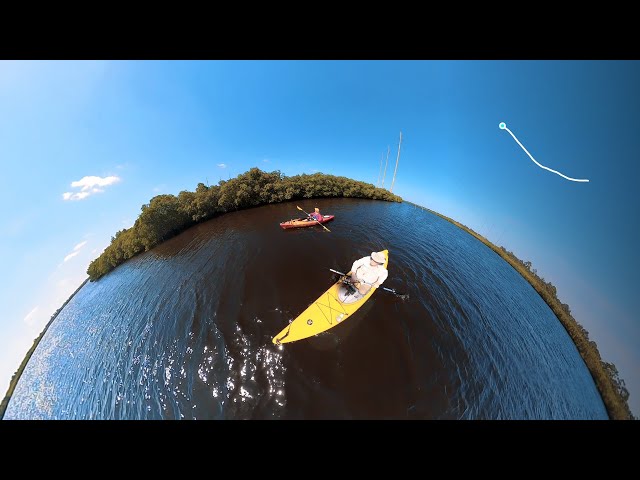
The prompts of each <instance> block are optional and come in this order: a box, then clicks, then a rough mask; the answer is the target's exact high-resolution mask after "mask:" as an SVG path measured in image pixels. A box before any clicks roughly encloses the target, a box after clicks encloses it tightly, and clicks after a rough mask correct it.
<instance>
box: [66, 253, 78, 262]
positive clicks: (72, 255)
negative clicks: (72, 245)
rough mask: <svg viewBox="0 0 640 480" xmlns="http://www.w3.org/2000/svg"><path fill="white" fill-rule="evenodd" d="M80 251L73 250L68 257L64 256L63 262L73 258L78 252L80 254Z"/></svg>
mask: <svg viewBox="0 0 640 480" xmlns="http://www.w3.org/2000/svg"><path fill="white" fill-rule="evenodd" d="M79 253H80V252H72V253H70V254H69V255H67V256H66V257H64V260H63V262H66V261H67V260H71V259H72V258H73V257H75V256H76V255H77V254H79Z"/></svg>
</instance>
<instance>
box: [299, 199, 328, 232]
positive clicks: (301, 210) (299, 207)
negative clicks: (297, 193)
mask: <svg viewBox="0 0 640 480" xmlns="http://www.w3.org/2000/svg"><path fill="white" fill-rule="evenodd" d="M296 208H297V209H298V210H300V211H302V212H304V210H302V209H301V208H300V207H299V206H297V205H296ZM304 213H307V212H304ZM307 216H308V217H310V218H313V217H311V215H310V214H308V213H307ZM313 220H314V221H316V222H317V223H318V225H320V226H321V227H322V228H324V229H325V230H326V231H327V232H329V233H331V230H329V229H328V228H327V227H325V226H324V225H323V224H321V223H320V222H318V220H316V219H315V218H313Z"/></svg>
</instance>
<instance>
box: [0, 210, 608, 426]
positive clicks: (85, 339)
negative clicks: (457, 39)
mask: <svg viewBox="0 0 640 480" xmlns="http://www.w3.org/2000/svg"><path fill="white" fill-rule="evenodd" d="M296 205H300V206H301V207H302V208H304V209H305V210H306V209H307V208H313V207H314V206H316V205H318V206H319V207H320V208H321V211H323V212H326V213H327V214H335V215H336V219H335V220H334V221H333V222H332V227H331V233H328V232H326V231H324V230H323V229H322V228H321V227H317V228H316V227H312V228H305V229H298V230H287V231H285V230H282V229H281V228H280V227H279V225H278V224H279V222H281V221H283V220H286V219H288V218H291V216H292V215H295V210H296V209H295V206H296ZM385 248H386V249H388V250H389V278H388V279H387V281H386V282H385V286H388V287H391V288H395V289H396V290H398V291H400V292H407V293H409V294H410V298H409V300H407V301H402V300H400V299H399V298H398V297H396V296H394V295H392V294H389V293H387V292H384V291H378V292H376V293H375V294H374V295H373V296H372V298H371V299H370V300H369V301H368V302H367V303H366V304H365V305H364V306H363V307H362V308H361V309H360V310H359V311H358V312H357V313H356V314H354V316H353V317H351V318H350V319H349V320H348V321H345V322H343V323H342V324H341V325H339V326H337V327H335V328H333V329H331V330H329V331H328V332H326V333H324V334H322V335H319V336H317V337H314V338H311V339H307V340H302V341H299V342H294V343H291V344H287V345H284V346H276V345H273V344H272V343H271V338H272V337H273V335H275V334H276V333H278V332H279V331H280V330H281V329H282V328H283V327H284V326H285V325H286V324H287V323H288V322H289V321H290V320H291V319H293V318H295V316H296V315H297V314H298V313H300V312H302V311H303V310H304V309H305V308H306V307H307V306H308V305H309V304H310V303H311V302H312V301H313V300H315V299H316V298H317V297H318V296H319V295H320V294H321V293H322V292H324V291H325V290H326V289H327V288H328V286H330V285H331V284H332V283H333V281H335V279H336V277H335V276H333V274H332V273H331V272H330V271H329V270H328V269H329V268H333V269H336V270H341V271H344V269H349V267H350V266H351V264H352V262H353V261H354V260H355V259H357V258H361V257H362V256H364V255H367V254H369V253H371V252H372V251H379V250H383V249H385ZM5 418H7V419H9V418H60V419H62V418H86V419H182V418H185V419H250V418H261V419H265V418H275V419H277V418H292V419H298V418H339V419H350V418H380V419H386V418H408V419H411V418H427V419H440V418H442V419H458V418H463V419H474V418H480V419H485V418H489V419H497V418H518V419H520V418H607V415H606V411H605V408H604V405H603V404H602V401H601V399H600V397H599V394H598V392H597V390H596V388H595V385H594V384H593V381H592V379H591V377H590V375H589V372H588V370H587V368H586V366H585V365H584V362H583V361H582V359H581V358H580V356H579V354H578V352H577V350H576V348H575V346H574V345H573V343H572V342H571V340H570V339H569V337H568V335H567V334H566V332H565V330H564V329H563V327H562V326H561V325H560V323H559V322H558V320H557V319H556V318H555V317H554V315H553V313H552V312H551V310H550V309H549V308H548V307H547V305H546V304H545V303H544V302H543V301H542V299H541V298H540V297H539V295H538V294H537V293H536V292H535V291H534V290H533V289H532V288H531V286H530V285H529V284H528V283H526V282H525V281H524V280H523V279H522V278H521V277H520V276H519V275H518V274H517V272H515V271H514V270H513V269H512V268H511V267H510V266H509V265H508V264H506V263H505V262H504V261H503V260H502V259H501V258H500V257H499V256H498V255H496V254H495V253H494V252H492V251H491V250H490V249H488V248H487V247H486V246H484V245H483V244H481V243H480V242H478V241H477V240H475V239H474V238H473V237H471V236H470V235H468V234H466V233H464V232H462V231H461V230H459V229H458V228H456V227H455V226H453V225H451V224H449V223H448V222H446V221H444V220H442V219H441V218H439V217H437V216H435V215H433V214H430V213H428V212H426V211H422V210H420V209H416V208H415V207H413V206H412V205H408V204H393V203H387V202H378V201H370V200H357V199H320V200H313V201H303V202H302V203H300V201H298V202H297V203H285V204H279V205H268V206H264V207H259V208H254V209H250V210H246V211H241V212H235V213H232V214H227V215H224V216H221V217H219V218H216V219H214V220H211V221H209V222H206V223H204V224H201V225H197V226H196V227H193V228H192V229H190V230H188V231H187V232H184V233H183V234H181V235H179V236H178V237H176V238H174V239H172V240H170V241H168V242H165V243H164V244H162V245H160V246H159V247H157V248H155V249H154V250H152V251H150V252H147V253H145V254H143V255H141V256H139V257H136V258H134V259H132V260H130V261H129V262H127V263H125V264H124V265H121V266H120V267H118V268H117V269H116V270H115V271H113V272H111V273H110V274H108V275H107V276H105V277H103V278H102V279H101V280H100V281H98V282H93V283H88V284H87V285H85V286H84V287H83V288H82V289H81V290H80V291H79V292H78V293H77V294H76V296H75V297H74V298H73V299H72V300H71V302H69V304H68V305H67V306H66V307H65V308H64V309H63V310H62V311H61V312H60V314H59V315H58V318H57V319H56V320H55V321H54V322H53V324H52V325H51V327H50V329H49V331H48V332H47V334H46V335H45V337H44V339H43V340H42V342H41V343H40V345H39V346H38V348H37V349H36V351H35V352H34V355H33V357H32V359H31V361H30V362H29V364H28V366H27V368H26V369H25V372H24V374H23V376H22V378H21V380H20V382H19V384H18V386H17V388H16V391H15V393H14V396H13V398H12V400H11V402H10V404H9V407H8V409H7V412H6V415H5Z"/></svg>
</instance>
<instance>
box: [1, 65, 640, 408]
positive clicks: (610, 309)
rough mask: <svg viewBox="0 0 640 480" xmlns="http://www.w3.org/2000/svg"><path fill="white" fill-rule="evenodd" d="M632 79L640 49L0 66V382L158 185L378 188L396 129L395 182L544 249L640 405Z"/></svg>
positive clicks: (637, 119) (639, 173) (518, 248)
mask: <svg viewBox="0 0 640 480" xmlns="http://www.w3.org/2000/svg"><path fill="white" fill-rule="evenodd" d="M638 85H640V63H639V62H636V61H621V62H617V61H616V62H614V61H589V62H587V61H388V62H386V61H385V62H383V61H274V62H268V61H257V62H249V61H211V62H204V61H196V62H176V61H163V62H157V61H130V62H126V61H125V62H102V61H91V62H89V61H79V62H67V61H65V62H61V61H54V62H15V61H0V165H1V167H2V175H1V176H0V203H1V204H2V205H3V210H2V222H0V259H1V262H2V267H3V268H2V271H3V273H4V275H2V277H0V282H1V287H2V288H0V302H1V304H2V306H3V309H4V314H3V315H2V317H1V318H0V332H1V333H2V334H1V335H0V388H2V390H3V392H4V390H5V388H6V386H7V385H8V382H9V379H10V377H11V375H12V373H13V372H14V371H15V370H16V368H17V366H18V365H19V363H20V361H21V360H22V358H23V356H24V353H25V352H26V350H27V349H28V348H29V346H30V345H31V343H32V341H33V339H34V338H35V337H36V336H37V335H38V334H39V332H40V331H41V329H42V327H43V326H44V325H45V324H46V322H47V321H48V319H49V318H50V316H51V315H52V313H53V312H54V311H55V310H56V309H57V308H58V307H59V306H60V305H61V304H62V302H64V300H66V298H67V297H68V296H69V295H70V294H71V292H73V290H75V288H77V286H78V285H79V284H80V283H81V282H82V281H83V279H84V278H85V277H86V274H85V272H86V268H87V266H88V264H89V262H90V261H91V260H92V259H93V258H95V257H96V256H98V255H99V254H100V252H101V251H102V250H103V249H104V247H106V246H107V245H108V243H109V241H110V238H111V236H112V235H113V234H114V233H115V232H116V231H117V230H120V229H122V228H125V227H129V226H131V225H132V224H133V222H134V221H135V219H136V218H137V216H138V213H139V212H140V206H141V205H142V204H144V203H147V202H148V201H149V199H150V198H151V197H153V196H154V195H157V194H159V193H173V194H177V193H178V192H180V191H181V190H194V189H195V187H196V185H197V183H198V182H205V181H208V182H209V183H210V184H212V183H217V182H218V180H220V179H221V178H229V177H234V176H236V175H237V174H239V173H242V172H244V171H246V170H248V169H249V168H251V167H253V166H258V167H260V168H262V169H263V170H267V171H271V170H280V171H282V172H283V173H285V174H286V175H295V174H299V173H302V172H306V173H313V172H315V171H320V172H323V173H330V174H334V175H344V176H347V177H351V178H355V179H358V180H363V181H366V182H370V183H373V184H375V183H376V182H377V180H378V176H379V172H380V170H379V169H380V157H381V155H382V154H383V153H384V154H386V149H387V146H388V145H389V146H390V147H391V155H390V156H389V166H388V169H387V174H386V180H385V187H387V188H388V187H389V186H390V183H391V177H392V175H393V167H394V163H395V156H396V151H397V143H398V134H399V131H400V130H402V133H403V143H402V152H401V157H400V164H399V167H398V173H397V177H396V181H395V185H394V189H393V191H394V193H397V194H399V195H401V196H402V197H404V198H405V199H407V200H410V201H413V202H415V203H418V204H421V205H425V206H427V207H429V208H432V209H434V210H436V211H439V212H441V213H443V214H445V215H448V216H451V217H453V218H455V219H457V220H458V221H460V222H462V223H464V224H466V225H468V226H469V227H471V228H473V229H475V230H476V231H478V232H480V233H482V234H484V235H485V236H487V237H488V238H489V239H490V240H492V241H494V242H495V243H498V244H500V245H504V246H505V247H506V248H507V249H509V250H512V251H514V252H515V253H516V254H517V255H518V256H519V257H520V258H522V259H524V260H530V261H532V262H533V265H534V267H535V268H537V270H538V273H539V274H541V275H542V276H543V277H544V278H546V279H547V280H549V281H551V282H552V283H553V284H554V285H556V287H557V288H558V292H559V296H560V298H561V300H562V301H564V302H565V303H568V304H569V305H570V306H571V308H572V311H573V312H574V316H575V317H576V318H577V319H578V321H579V322H580V323H582V325H583V326H584V327H585V328H586V329H587V330H589V332H590V335H591V338H592V339H593V340H595V341H596V342H597V343H598V346H599V348H600V351H601V353H602V355H603V357H604V359H605V360H608V361H613V362H614V363H615V364H616V365H617V366H618V369H619V370H620V372H621V376H622V377H623V378H624V379H625V380H626V381H627V386H628V387H629V390H630V391H631V399H630V400H631V402H630V403H631V405H632V409H633V411H634V413H635V414H636V415H638V414H640V368H638V366H639V365H640V349H639V348H638V346H639V345H640V324H639V319H638V314H637V312H638V311H640V298H639V296H638V295H637V291H638V284H639V282H638V278H637V274H638V272H640V259H639V258H640V257H639V256H638V253H637V250H636V248H635V246H636V245H637V244H638V241H639V240H638V239H639V233H640V209H639V207H640V201H639V199H638V194H637V191H638V186H637V182H638V181H640V166H639V164H638V153H637V152H638V151H640V148H639V147H640V145H639V142H640V135H639V132H640V130H639V128H638V127H639V126H640V95H638V94H637V86H638ZM502 121H504V122H506V123H507V126H508V127H509V128H510V129H511V130H512V131H513V133H514V134H515V135H516V136H517V137H518V139H519V140H520V141H521V142H522V144H523V145H524V146H525V147H526V148H527V149H528V150H529V152H530V153H531V154H532V155H533V156H534V158H535V159H536V160H537V161H538V162H539V163H541V164H543V165H545V166H547V167H550V168H552V169H554V170H558V171H560V172H562V173H563V174H565V175H567V176H569V177H575V178H588V179H589V180H590V182H589V183H576V182H570V181H567V180H565V179H563V178H561V177H559V176H558V175H555V174H553V173H550V172H547V171H545V170H542V169H540V168H539V167H537V166H536V165H535V164H534V163H533V162H531V160H530V159H529V158H528V157H527V156H526V154H525V153H524V152H523V151H522V149H521V148H520V147H519V146H518V145H517V144H516V142H515V141H514V140H513V139H512V138H511V136H510V135H509V134H508V133H507V132H506V131H504V130H500V129H499V128H498V124H499V123H500V122H502ZM72 184H73V185H72ZM65 194H67V195H66V197H68V199H65ZM79 197H83V198H79Z"/></svg>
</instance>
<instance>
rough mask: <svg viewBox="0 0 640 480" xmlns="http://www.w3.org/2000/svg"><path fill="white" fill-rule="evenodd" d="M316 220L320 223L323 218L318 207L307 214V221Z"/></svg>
mask: <svg viewBox="0 0 640 480" xmlns="http://www.w3.org/2000/svg"><path fill="white" fill-rule="evenodd" d="M314 220H317V221H319V222H321V221H322V220H324V217H323V216H322V215H321V214H320V209H319V208H318V207H316V208H315V212H313V213H310V214H309V221H312V222H313V221H314Z"/></svg>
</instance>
